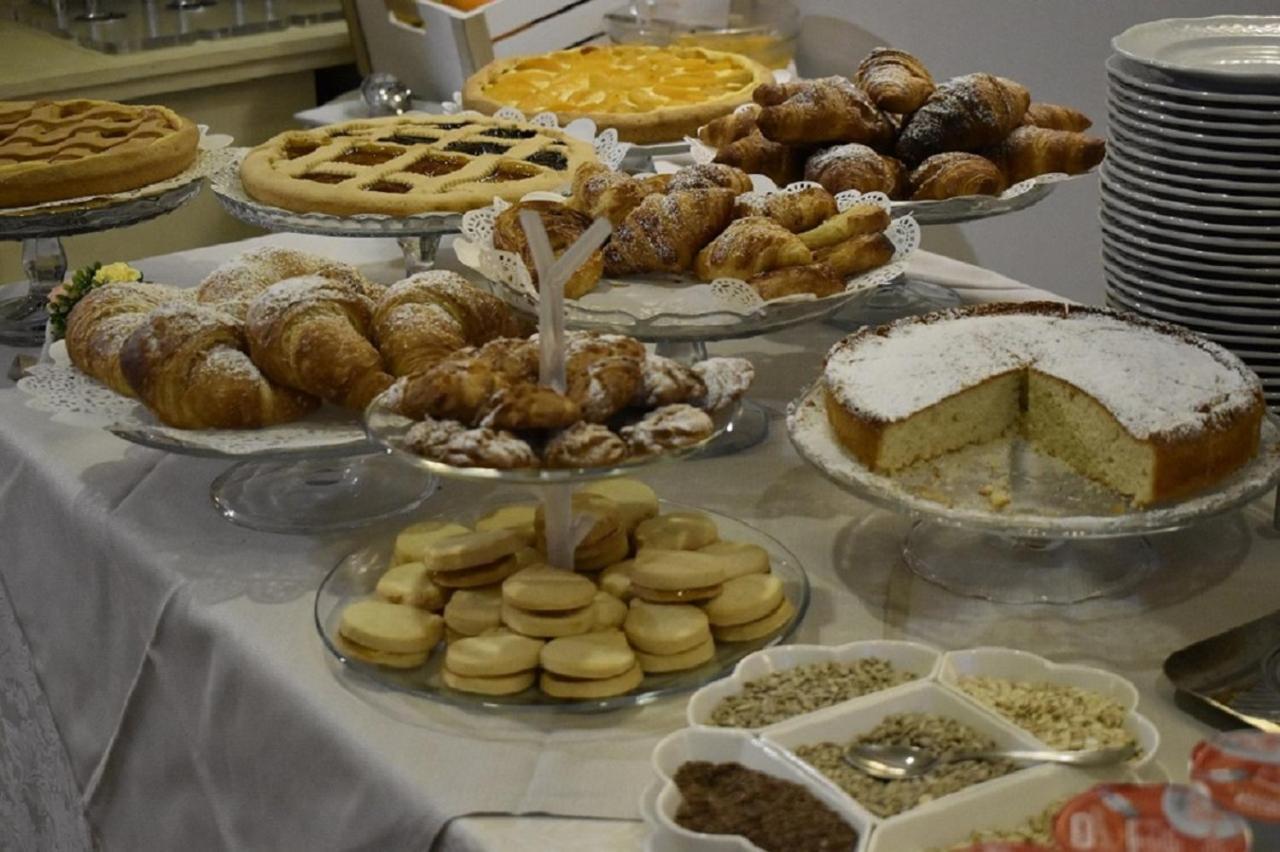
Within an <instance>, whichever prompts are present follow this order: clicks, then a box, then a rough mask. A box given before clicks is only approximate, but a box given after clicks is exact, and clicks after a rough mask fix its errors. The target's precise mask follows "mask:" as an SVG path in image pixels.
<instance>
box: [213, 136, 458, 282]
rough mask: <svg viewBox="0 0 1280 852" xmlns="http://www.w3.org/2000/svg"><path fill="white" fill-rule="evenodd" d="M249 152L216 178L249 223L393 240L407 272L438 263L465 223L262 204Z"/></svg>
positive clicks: (219, 193) (228, 202)
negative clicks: (247, 165) (245, 172)
mask: <svg viewBox="0 0 1280 852" xmlns="http://www.w3.org/2000/svg"><path fill="white" fill-rule="evenodd" d="M248 151H249V149H248V148H243V149H240V150H239V151H237V152H235V156H233V158H232V159H231V162H230V163H228V164H227V166H225V167H224V168H222V169H220V170H219V171H218V172H217V173H216V174H215V175H214V176H213V179H212V181H211V186H212V188H213V194H214V195H215V196H216V197H217V199H218V202H219V203H220V204H221V205H222V206H223V208H224V209H225V210H226V211H227V212H228V213H230V214H231V215H232V216H234V217H236V218H237V219H239V220H240V221H242V222H245V223H247V224H250V225H254V226H256V227H259V228H265V229H266V230H268V231H280V232H286V233H293V234H315V235H318V236H322V237H379V238H383V239H385V238H388V237H390V238H394V239H395V240H396V242H397V243H399V245H400V250H401V252H402V253H403V254H404V267H405V274H406V275H412V274H414V273H415V272H421V271H422V270H424V269H431V268H432V267H433V266H435V257H436V250H437V249H438V248H439V246H440V238H441V237H442V236H444V235H445V234H456V233H458V231H459V230H460V229H461V227H462V214H461V213H418V214H415V215H413V216H384V215H379V214H374V213H361V214H356V215H353V216H331V215H329V214H326V213H295V212H293V211H292V210H285V209H283V208H280V207H272V206H271V205H269V204H263V203H262V202H260V201H255V200H254V199H252V198H250V197H249V195H248V193H246V192H245V190H244V184H242V183H241V182H240V160H242V159H243V158H244V155H245V154H246V153H247V152H248Z"/></svg>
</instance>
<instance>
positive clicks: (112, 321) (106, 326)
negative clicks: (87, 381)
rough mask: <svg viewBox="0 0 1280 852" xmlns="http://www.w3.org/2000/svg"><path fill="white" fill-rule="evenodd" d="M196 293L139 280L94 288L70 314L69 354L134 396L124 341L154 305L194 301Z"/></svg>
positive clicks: (93, 373) (87, 369)
mask: <svg viewBox="0 0 1280 852" xmlns="http://www.w3.org/2000/svg"><path fill="white" fill-rule="evenodd" d="M193 296H194V294H193V293H192V292H191V291H190V290H182V289H179V288H177V287H166V286H164V285H163V284H143V283H141V282H137V281H128V282H119V283H116V284H108V285H106V286H104V287H97V288H95V289H92V290H90V291H89V292H88V293H86V294H85V295H84V298H82V299H81V300H80V301H78V302H76V304H75V307H73V308H72V309H71V313H70V314H69V315H68V317H67V334H66V341H67V355H69V356H70V357H71V363H72V364H75V365H76V367H78V368H79V369H80V371H81V372H82V373H86V374H88V375H90V376H93V377H94V378H95V379H97V380H98V381H100V382H102V383H103V384H104V385H106V386H107V387H109V388H111V389H112V390H113V391H115V392H116V393H118V394H121V395H123V396H134V392H133V388H132V387H131V386H130V384H129V382H128V380H127V379H125V377H124V372H123V371H122V369H121V367H120V351H121V349H122V348H123V347H124V342H125V341H126V340H128V339H129V335H130V334H132V333H133V330H134V329H135V328H137V327H138V326H140V325H142V323H143V322H144V321H146V318H147V314H149V313H150V312H151V310H152V309H153V308H157V307H159V306H160V305H164V304H167V303H169V302H191V301H192V298H193Z"/></svg>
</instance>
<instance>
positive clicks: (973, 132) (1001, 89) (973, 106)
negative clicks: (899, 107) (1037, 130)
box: [895, 74, 1031, 164]
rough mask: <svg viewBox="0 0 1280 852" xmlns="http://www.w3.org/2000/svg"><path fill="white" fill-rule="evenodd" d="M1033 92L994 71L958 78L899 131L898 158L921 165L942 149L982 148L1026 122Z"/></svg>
mask: <svg viewBox="0 0 1280 852" xmlns="http://www.w3.org/2000/svg"><path fill="white" fill-rule="evenodd" d="M1030 102H1031V96H1030V95H1029V94H1028V93H1027V90H1026V89H1025V88H1023V87H1022V86H1020V85H1019V84H1018V83H1015V82H1014V81H1012V80H1006V79H1005V78H1003V77H996V76H993V75H991V74H968V75H966V76H964V77H955V78H952V79H950V80H948V81H947V82H945V83H943V84H942V85H941V86H939V87H938V88H937V89H936V90H935V91H934V93H933V94H932V95H930V96H929V99H928V100H927V101H925V104H924V106H922V107H920V109H918V110H916V111H915V112H914V113H912V115H911V117H910V118H909V119H907V123H906V125H904V126H903V128H902V132H901V133H900V134H899V135H898V143H897V146H896V147H895V153H896V154H897V156H898V158H899V159H901V160H903V161H905V162H907V163H911V164H918V163H920V162H922V161H924V160H926V159H928V158H929V157H932V156H933V155H934V154H940V153H942V152H943V151H980V150H982V149H983V148H986V147H987V146H989V145H994V144H995V143H997V142H999V141H1000V140H1001V139H1003V138H1004V137H1006V136H1008V135H1009V132H1010V131H1011V130H1013V129H1014V128H1015V127H1017V126H1018V125H1019V124H1021V123H1022V117H1023V116H1024V115H1025V114H1026V112H1027V105H1028V104H1029V103H1030Z"/></svg>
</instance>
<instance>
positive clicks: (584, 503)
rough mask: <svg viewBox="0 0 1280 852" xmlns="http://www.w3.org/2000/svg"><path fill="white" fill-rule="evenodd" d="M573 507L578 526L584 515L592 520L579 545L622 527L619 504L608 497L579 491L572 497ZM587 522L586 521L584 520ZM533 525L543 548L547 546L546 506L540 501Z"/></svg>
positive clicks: (612, 532)
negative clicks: (545, 531)
mask: <svg viewBox="0 0 1280 852" xmlns="http://www.w3.org/2000/svg"><path fill="white" fill-rule="evenodd" d="M570 499H571V501H572V507H573V509H572V510H573V523H574V525H575V526H576V525H577V524H578V523H579V522H580V520H582V519H583V518H584V517H586V518H590V519H591V520H592V524H591V529H589V530H588V531H587V534H586V535H585V536H584V537H583V538H582V539H581V540H580V541H579V542H578V547H579V548H581V547H583V546H585V545H591V544H595V543H596V542H598V541H601V540H603V539H605V538H607V537H608V536H610V535H612V534H614V533H615V532H617V531H618V530H620V529H622V515H621V513H619V511H618V506H617V504H615V503H614V502H613V501H612V500H610V499H609V498H607V497H602V496H600V495H599V494H592V493H590V492H587V491H579V492H577V493H575V494H574V495H573V497H572V498H570ZM582 522H583V523H585V521H582ZM533 527H534V529H535V530H536V531H537V533H538V539H539V541H541V542H543V548H544V549H545V547H546V544H545V542H546V537H545V535H544V530H545V529H546V518H545V507H544V505H543V504H541V503H539V504H538V508H537V510H536V512H535V513H534V518H533Z"/></svg>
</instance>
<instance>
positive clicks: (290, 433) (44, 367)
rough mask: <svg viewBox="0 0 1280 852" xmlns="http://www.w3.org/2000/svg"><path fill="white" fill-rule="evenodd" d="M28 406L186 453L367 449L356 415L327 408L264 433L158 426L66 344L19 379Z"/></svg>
mask: <svg viewBox="0 0 1280 852" xmlns="http://www.w3.org/2000/svg"><path fill="white" fill-rule="evenodd" d="M18 389H19V390H21V391H22V392H23V393H25V394H27V401H26V404H27V406H28V407H29V408H33V409H36V410H37V411H44V412H47V413H49V414H50V415H52V419H53V420H54V421H55V422H58V423H66V424H68V425H73V426H79V427H82V428H90V429H106V430H107V431H109V432H111V433H112V434H114V435H117V436H119V437H121V438H124V439H126V440H129V441H132V442H134V443H137V444H142V445H143V446H148V447H156V448H158V449H163V450H168V451H169V452H174V453H182V454H187V455H200V456H217V457H229V458H240V459H243V458H249V457H276V456H285V455H316V454H321V453H334V452H338V451H342V450H349V451H352V452H358V451H360V450H362V449H367V448H368V447H369V443H368V440H367V438H366V436H365V433H364V429H363V427H362V426H361V423H360V418H359V416H358V415H357V414H355V413H354V412H350V411H345V410H342V409H339V408H335V407H333V406H325V407H323V408H321V409H320V410H319V411H316V412H314V413H312V414H310V415H308V416H307V417H305V418H304V419H302V420H299V421H296V422H293V423H286V424H282V425H280V426H270V427H267V428H265V429H175V428H172V427H170V426H165V425H163V424H161V423H159V422H158V421H157V420H156V419H155V417H153V416H152V415H151V413H150V412H149V411H147V409H146V407H145V406H143V405H142V404H141V403H139V402H138V401H137V400H133V399H129V398H127V397H123V396H121V395H119V394H118V393H116V392H115V391H113V390H111V389H110V388H108V387H107V386H106V385H103V384H101V383H99V382H98V381H97V380H95V379H92V378H90V377H89V376H87V375H85V374H84V373H82V372H80V371H79V370H77V369H76V368H75V367H74V366H72V365H71V362H70V360H69V359H68V358H67V348H66V343H65V342H63V341H58V342H57V343H54V344H53V345H52V346H50V347H49V360H47V361H44V362H41V363H40V364H37V365H36V366H34V367H32V368H31V369H30V370H29V371H28V373H27V375H26V376H24V377H23V378H22V379H19V380H18Z"/></svg>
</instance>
